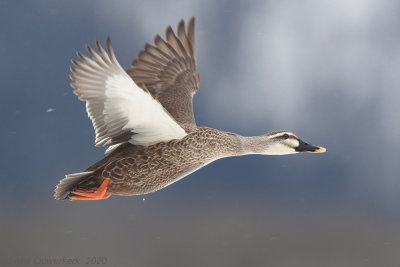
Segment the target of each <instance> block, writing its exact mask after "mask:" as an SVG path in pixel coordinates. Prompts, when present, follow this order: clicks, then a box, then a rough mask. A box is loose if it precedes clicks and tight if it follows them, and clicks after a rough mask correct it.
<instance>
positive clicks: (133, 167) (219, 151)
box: [75, 127, 240, 196]
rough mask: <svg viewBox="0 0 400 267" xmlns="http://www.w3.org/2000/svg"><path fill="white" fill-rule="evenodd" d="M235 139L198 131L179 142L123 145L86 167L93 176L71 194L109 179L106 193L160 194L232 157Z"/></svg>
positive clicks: (208, 130) (230, 135)
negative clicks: (175, 183) (177, 182)
mask: <svg viewBox="0 0 400 267" xmlns="http://www.w3.org/2000/svg"><path fill="white" fill-rule="evenodd" d="M239 147H240V138H239V136H238V135H236V134H233V133H228V132H223V131H218V130H215V129H212V128H207V127H198V128H196V129H195V130H193V131H192V132H190V133H189V134H188V135H186V136H185V137H184V138H182V139H180V140H171V141H169V142H162V143H157V144H154V145H150V146H136V145H132V144H130V143H126V144H124V145H122V146H120V147H118V148H117V149H115V150H114V151H113V152H111V153H110V154H109V155H108V156H107V157H105V158H104V159H102V160H100V161H99V162H97V163H95V164H94V165H92V166H90V167H89V168H88V169H87V170H86V172H93V174H91V175H89V176H88V177H87V178H86V179H84V180H82V181H81V183H79V184H77V185H76V188H75V190H87V189H90V188H93V187H98V186H100V185H101V183H102V182H103V181H104V179H106V178H110V182H109V184H108V188H107V193H110V194H113V195H124V196H130V195H142V194H147V193H151V192H155V191H157V190H160V189H162V188H164V187H166V186H168V185H170V184H172V183H174V182H176V181H178V180H180V179H182V178H183V177H185V176H187V175H189V174H190V173H192V172H194V171H196V170H197V169H199V168H201V167H203V166H205V165H207V164H209V163H211V162H212V161H214V160H217V159H219V158H223V157H229V156H235V155H237V154H238V151H239V149H238V148H239Z"/></svg>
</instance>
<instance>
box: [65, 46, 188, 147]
mask: <svg viewBox="0 0 400 267" xmlns="http://www.w3.org/2000/svg"><path fill="white" fill-rule="evenodd" d="M96 47H97V50H98V52H96V51H94V50H93V49H92V48H90V47H89V46H87V47H86V48H87V50H88V52H89V55H90V56H91V58H90V57H87V56H84V55H82V54H81V53H79V52H78V53H77V56H78V58H79V59H80V60H81V61H76V60H72V63H73V66H72V67H71V74H70V78H71V80H72V81H73V82H72V83H71V86H72V87H73V88H75V91H74V93H75V94H76V95H77V96H78V98H79V99H80V100H82V101H86V110H87V113H88V115H89V117H90V119H91V120H92V122H93V127H94V129H95V133H96V140H95V144H96V146H110V148H109V149H113V148H115V147H116V146H117V145H119V144H121V143H125V142H130V143H132V144H136V145H151V144H155V143H159V142H164V141H169V140H172V139H180V138H182V137H184V136H185V135H186V132H185V131H184V130H183V129H182V127H181V126H179V125H178V124H177V123H176V122H175V120H174V119H173V118H172V117H171V116H170V115H169V113H168V112H167V111H166V110H165V109H164V108H163V106H162V105H161V104H160V103H159V102H158V101H157V100H156V99H154V98H153V97H152V95H151V94H150V93H149V92H148V91H147V89H146V88H140V87H139V86H138V85H136V83H135V82H134V81H133V80H132V78H131V77H129V76H128V75H127V73H126V72H125V71H124V70H123V69H122V67H121V66H120V64H119V63H118V61H117V59H116V57H115V54H114V50H113V48H112V46H111V41H110V38H107V51H106V50H105V49H104V48H103V47H102V46H101V45H100V43H99V42H98V41H96ZM147 68H151V66H150V67H147ZM109 149H108V150H107V151H109Z"/></svg>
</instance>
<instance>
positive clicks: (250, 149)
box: [239, 135, 271, 155]
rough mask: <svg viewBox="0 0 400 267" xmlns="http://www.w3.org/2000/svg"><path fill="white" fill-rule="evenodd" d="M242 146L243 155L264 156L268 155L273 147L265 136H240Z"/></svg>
mask: <svg viewBox="0 0 400 267" xmlns="http://www.w3.org/2000/svg"><path fill="white" fill-rule="evenodd" d="M239 140H240V144H241V155H248V154H263V155H268V150H269V148H270V147H271V142H270V140H269V138H268V137H267V136H265V135H260V136H239Z"/></svg>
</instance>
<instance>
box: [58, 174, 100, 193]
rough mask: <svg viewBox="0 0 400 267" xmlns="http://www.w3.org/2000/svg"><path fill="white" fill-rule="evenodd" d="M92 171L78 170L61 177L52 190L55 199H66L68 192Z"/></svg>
mask: <svg viewBox="0 0 400 267" xmlns="http://www.w3.org/2000/svg"><path fill="white" fill-rule="evenodd" d="M92 174H93V172H91V171H89V172H78V173H72V174H67V175H65V178H64V179H61V180H60V182H59V183H58V185H57V186H56V189H55V190H54V192H55V193H54V198H55V199H57V200H58V199H67V198H68V195H69V193H70V192H71V191H72V190H73V189H74V188H75V187H76V186H77V185H78V184H79V183H80V182H81V181H82V180H85V179H87V178H89V176H90V175H92Z"/></svg>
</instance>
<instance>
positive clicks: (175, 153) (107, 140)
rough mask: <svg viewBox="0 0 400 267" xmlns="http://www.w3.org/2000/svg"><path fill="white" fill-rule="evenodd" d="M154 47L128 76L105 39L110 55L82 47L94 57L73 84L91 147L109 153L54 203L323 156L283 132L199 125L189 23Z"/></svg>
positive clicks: (63, 185)
mask: <svg viewBox="0 0 400 267" xmlns="http://www.w3.org/2000/svg"><path fill="white" fill-rule="evenodd" d="M154 43H155V45H154V46H152V45H150V44H146V45H145V47H144V50H142V51H141V52H140V53H139V54H138V57H137V59H136V60H134V61H133V62H132V66H131V68H130V69H129V70H128V71H127V72H125V71H124V70H123V69H122V67H121V66H120V65H119V63H118V61H117V59H116V57H115V55H114V51H113V49H112V46H111V42H110V39H109V38H108V39H107V51H106V50H105V49H103V47H102V46H101V45H100V44H99V43H98V42H96V47H97V50H98V51H97V52H96V51H94V50H93V49H91V48H90V47H89V46H87V50H88V52H89V54H90V56H91V58H89V57H86V56H83V55H82V54H80V53H78V57H79V58H80V59H81V61H79V62H78V61H75V60H73V61H72V62H73V65H74V66H73V67H71V72H72V74H71V79H72V81H73V83H72V84H71V86H72V87H73V88H75V89H76V90H75V91H74V92H75V94H77V95H78V97H79V99H80V100H83V101H86V108H87V112H88V114H89V117H90V118H91V120H92V122H93V126H94V128H95V132H96V141H95V143H96V145H97V146H108V147H109V148H108V149H107V151H106V152H111V153H110V154H109V155H108V156H106V157H105V158H103V159H102V160H100V161H98V162H97V163H95V164H94V165H92V166H90V167H89V168H88V169H87V170H86V171H85V172H81V173H75V174H68V175H66V177H65V178H64V179H62V180H61V181H60V183H59V184H58V185H57V187H56V189H55V195H54V197H55V198H56V199H61V198H64V199H68V198H69V199H81V200H94V199H104V198H108V197H109V196H110V195H112V194H114V195H125V196H128V195H140V194H147V193H150V192H154V191H157V190H159V189H161V188H163V187H165V186H168V185H169V184H171V183H173V182H176V181H178V180H179V179H181V178H183V177H185V176H186V175H188V174H190V173H192V172H194V171H196V170H197V169H199V168H201V167H203V166H205V165H206V164H208V163H210V162H212V161H214V160H216V159H219V158H223V157H230V156H238V155H246V154H264V155H283V154H291V153H297V152H324V151H325V149H324V148H321V147H314V146H312V145H309V144H307V143H305V142H303V141H302V140H300V139H299V138H298V137H297V136H296V135H294V134H293V133H290V132H286V131H279V132H272V133H269V134H265V135H261V136H254V137H243V136H240V135H237V134H233V133H228V132H222V131H218V130H215V129H211V128H207V127H197V125H196V123H195V119H194V115H193V107H192V98H193V95H194V94H195V93H196V91H197V89H198V88H199V74H198V73H197V72H196V56H195V46H194V18H192V19H191V20H190V22H189V24H188V29H187V31H185V25H184V22H183V20H182V21H181V22H180V23H179V24H178V31H177V35H175V34H174V32H173V30H172V28H171V27H168V28H167V30H166V41H164V40H163V39H162V38H161V37H160V36H159V35H157V36H156V37H155V39H154ZM128 75H129V76H128Z"/></svg>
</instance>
